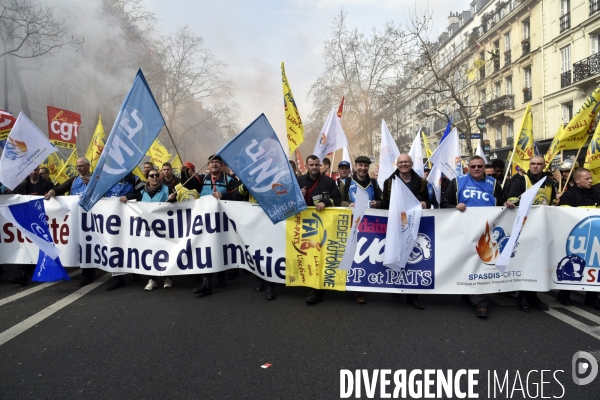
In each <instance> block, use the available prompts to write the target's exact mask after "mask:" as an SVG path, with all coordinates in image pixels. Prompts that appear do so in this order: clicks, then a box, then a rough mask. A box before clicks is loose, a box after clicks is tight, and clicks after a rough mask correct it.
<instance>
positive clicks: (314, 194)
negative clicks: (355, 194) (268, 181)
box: [298, 155, 342, 304]
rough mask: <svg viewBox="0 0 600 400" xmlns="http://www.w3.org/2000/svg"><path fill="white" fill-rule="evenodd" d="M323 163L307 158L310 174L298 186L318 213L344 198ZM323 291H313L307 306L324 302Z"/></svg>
mask: <svg viewBox="0 0 600 400" xmlns="http://www.w3.org/2000/svg"><path fill="white" fill-rule="evenodd" d="M320 167H321V162H320V161H319V157H317V156H315V155H310V156H308V157H306V168H307V169H308V173H307V174H306V175H301V176H299V177H298V185H299V186H300V191H301V192H302V196H304V200H306V205H308V206H314V207H315V209H316V210H317V211H321V210H323V209H324V208H325V207H332V206H333V207H339V206H340V204H341V202H342V197H341V196H340V192H339V190H338V188H337V185H336V184H335V181H334V180H333V179H331V178H330V177H328V176H325V175H324V174H322V173H321V171H320ZM323 292H324V290H322V289H311V291H310V292H309V293H308V297H307V298H306V303H307V304H316V303H318V302H320V301H321V300H323Z"/></svg>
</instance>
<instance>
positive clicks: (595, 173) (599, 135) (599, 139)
mask: <svg viewBox="0 0 600 400" xmlns="http://www.w3.org/2000/svg"><path fill="white" fill-rule="evenodd" d="M583 168H587V169H589V170H590V171H591V173H592V184H593V185H595V184H597V183H598V182H600V123H598V124H596V130H595V131H594V136H592V139H591V140H590V145H589V146H588V149H587V154H586V155H585V164H583Z"/></svg>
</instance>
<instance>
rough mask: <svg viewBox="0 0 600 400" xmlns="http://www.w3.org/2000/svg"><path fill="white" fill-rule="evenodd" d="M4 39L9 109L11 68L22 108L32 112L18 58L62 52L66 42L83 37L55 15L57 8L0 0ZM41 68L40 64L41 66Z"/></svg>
mask: <svg viewBox="0 0 600 400" xmlns="http://www.w3.org/2000/svg"><path fill="white" fill-rule="evenodd" d="M0 7H1V11H0V39H1V40H2V44H3V47H2V50H0V57H1V58H3V59H4V108H6V109H8V79H9V78H8V77H9V63H10V70H11V72H12V75H13V77H14V79H15V84H16V87H17V90H18V91H19V95H20V98H21V109H22V111H23V112H24V113H25V114H26V115H28V116H31V112H30V110H29V103H28V101H27V92H26V91H25V86H24V85H23V81H22V78H21V68H20V66H19V64H18V62H17V61H16V58H19V59H32V58H38V57H43V56H46V55H51V54H55V53H57V52H59V51H60V50H61V49H63V48H64V47H66V46H79V45H81V44H82V43H83V38H82V37H79V36H74V35H70V34H69V32H68V31H67V28H66V27H65V23H64V21H62V20H60V19H58V18H56V17H55V16H54V9H53V8H52V7H48V6H45V5H43V4H37V3H34V2H33V1H31V0H0ZM38 68H39V66H38Z"/></svg>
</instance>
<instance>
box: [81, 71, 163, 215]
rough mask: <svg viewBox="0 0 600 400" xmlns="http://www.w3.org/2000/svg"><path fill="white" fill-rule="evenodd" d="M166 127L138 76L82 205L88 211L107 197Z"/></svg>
mask: <svg viewBox="0 0 600 400" xmlns="http://www.w3.org/2000/svg"><path fill="white" fill-rule="evenodd" d="M164 124H165V120H164V119H163V116H162V114H161V113H160V109H159V108H158V104H156V100H154V96H152V92H151V91H150V88H149V87H148V83H147V82H146V79H145V78H144V74H142V70H138V73H137V75H136V77H135V80H134V81H133V86H132V88H131V90H130V91H129V93H128V94H127V97H126V98H125V101H124V102H123V105H122V106H121V110H120V111H119V115H118V116H117V119H116V120H115V124H114V125H113V128H112V131H111V132H110V135H109V137H108V140H107V141H106V147H105V150H104V151H103V152H102V155H101V156H100V160H99V161H98V165H97V166H96V169H95V170H94V173H93V175H92V178H91V179H90V181H89V183H88V185H87V188H86V190H85V192H84V193H83V195H82V197H81V200H79V205H80V206H81V207H83V209H84V210H86V211H89V210H90V209H91V208H92V207H93V206H94V204H96V202H97V201H98V200H99V199H100V198H101V197H102V196H104V194H105V193H106V192H107V191H108V190H109V189H110V188H111V187H113V186H114V185H115V183H117V182H119V181H120V180H121V179H123V178H124V177H125V175H127V174H128V173H130V172H131V171H133V169H134V168H135V167H136V166H137V165H138V164H139V163H140V162H141V161H142V158H144V155H145V154H146V151H148V149H149V148H150V145H151V144H152V142H153V141H154V139H156V137H157V136H158V134H159V132H160V130H161V129H162V127H163V126H164Z"/></svg>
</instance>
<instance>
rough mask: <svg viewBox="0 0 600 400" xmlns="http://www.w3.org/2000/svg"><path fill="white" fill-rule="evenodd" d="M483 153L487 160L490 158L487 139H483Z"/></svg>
mask: <svg viewBox="0 0 600 400" xmlns="http://www.w3.org/2000/svg"><path fill="white" fill-rule="evenodd" d="M483 154H485V157H486V158H487V159H488V160H489V159H490V141H489V140H487V139H486V140H484V141H483Z"/></svg>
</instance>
